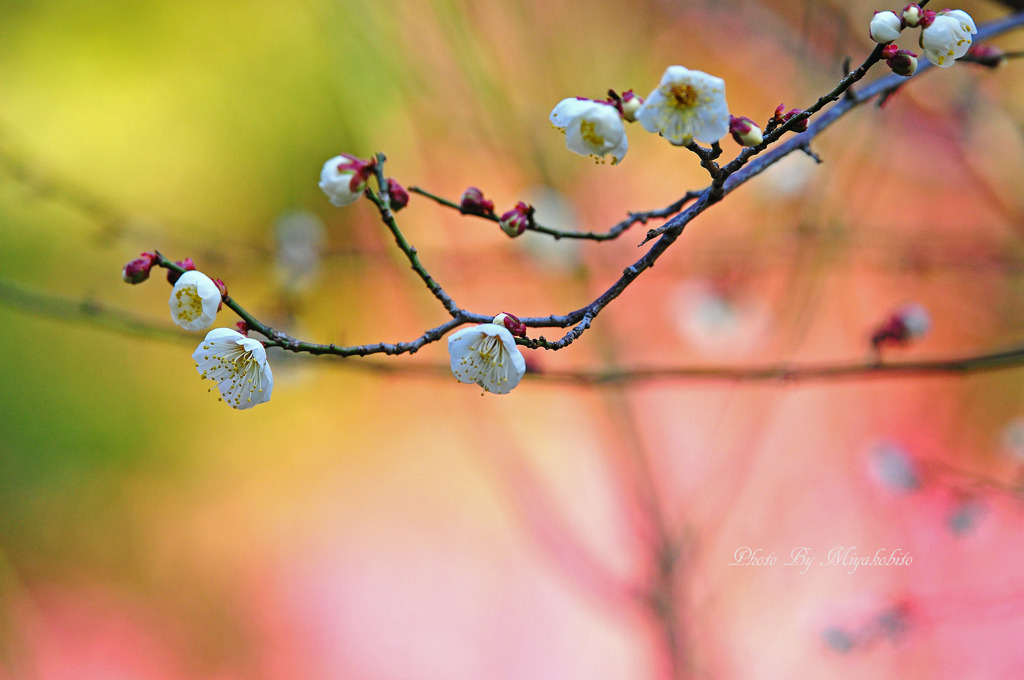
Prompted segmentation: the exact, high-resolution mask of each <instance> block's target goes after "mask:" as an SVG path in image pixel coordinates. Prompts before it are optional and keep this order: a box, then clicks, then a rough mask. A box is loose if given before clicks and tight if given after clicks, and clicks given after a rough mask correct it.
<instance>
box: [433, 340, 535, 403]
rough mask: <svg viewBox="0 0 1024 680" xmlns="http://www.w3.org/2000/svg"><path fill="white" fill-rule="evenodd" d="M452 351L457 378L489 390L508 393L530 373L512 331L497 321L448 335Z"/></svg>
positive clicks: (453, 370)
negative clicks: (527, 372)
mask: <svg viewBox="0 0 1024 680" xmlns="http://www.w3.org/2000/svg"><path fill="white" fill-rule="evenodd" d="M448 354H449V355H451V366H452V373H453V374H454V375H455V377H456V379H458V381H459V382H463V383H470V384H474V383H475V384H477V385H479V386H480V387H482V388H484V391H485V392H494V393H495V394H508V393H509V392H511V391H512V389H513V388H515V386H516V385H518V384H519V381H520V380H522V378H523V375H524V374H525V373H526V360H525V359H524V358H523V353H522V352H520V351H519V348H518V347H516V341H515V339H514V338H513V337H512V334H511V333H510V332H509V331H508V329H507V328H505V327H504V326H499V325H498V324H494V323H483V324H480V325H478V326H471V327H469V328H463V329H462V330H460V331H458V332H456V333H453V334H452V335H451V336H450V337H449V338H448Z"/></svg>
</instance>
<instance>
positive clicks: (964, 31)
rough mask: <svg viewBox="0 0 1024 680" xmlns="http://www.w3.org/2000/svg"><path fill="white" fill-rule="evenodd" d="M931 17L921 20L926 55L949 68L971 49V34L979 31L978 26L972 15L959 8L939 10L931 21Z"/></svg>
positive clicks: (923, 46)
mask: <svg viewBox="0 0 1024 680" xmlns="http://www.w3.org/2000/svg"><path fill="white" fill-rule="evenodd" d="M926 14H927V13H926ZM929 18H930V17H925V19H924V20H922V22H921V25H922V26H924V30H923V31H921V47H922V49H924V56H925V57H926V58H927V59H928V61H930V62H932V63H933V64H935V65H936V66H941V67H942V68H949V67H950V66H952V65H953V62H955V61H956V60H957V59H959V58H960V57H962V56H964V55H965V54H967V50H969V49H971V40H973V38H971V36H972V35H974V34H975V33H977V32H978V27H977V26H975V25H974V19H972V18H971V15H969V14H968V13H967V12H964V11H963V10H959V9H953V10H944V11H942V12H938V13H936V15H935V17H934V18H932V19H931V21H930V22H929V21H928V19H929Z"/></svg>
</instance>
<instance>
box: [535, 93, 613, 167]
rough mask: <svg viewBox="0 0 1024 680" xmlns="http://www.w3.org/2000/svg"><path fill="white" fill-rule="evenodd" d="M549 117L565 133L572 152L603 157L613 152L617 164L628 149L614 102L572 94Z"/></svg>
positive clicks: (599, 158) (557, 105) (566, 141)
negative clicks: (573, 95)
mask: <svg viewBox="0 0 1024 680" xmlns="http://www.w3.org/2000/svg"><path fill="white" fill-rule="evenodd" d="M548 117H549V119H550V120H551V123H552V124H553V125H554V126H555V127H557V128H558V129H560V130H561V131H562V132H564V133H565V145H566V146H567V147H568V148H569V151H572V152H574V153H578V154H580V155H581V156H592V157H594V158H596V159H598V160H601V159H602V158H603V157H604V156H605V155H610V156H611V157H612V165H614V164H616V163H618V162H619V161H621V160H622V158H623V156H625V155H626V151H627V150H628V149H629V140H628V139H626V128H625V126H624V125H623V124H622V117H621V116H620V115H619V111H618V109H616V108H615V106H614V105H612V104H608V103H606V102H598V101H594V100H592V99H579V98H576V97H570V98H568V99H563V100H562V101H560V102H558V104H556V105H555V108H554V109H552V110H551V115H550V116H548Z"/></svg>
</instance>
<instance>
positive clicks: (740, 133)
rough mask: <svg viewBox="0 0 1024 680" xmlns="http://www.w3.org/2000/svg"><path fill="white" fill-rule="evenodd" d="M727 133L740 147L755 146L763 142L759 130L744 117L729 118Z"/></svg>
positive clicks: (762, 136) (752, 122)
mask: <svg viewBox="0 0 1024 680" xmlns="http://www.w3.org/2000/svg"><path fill="white" fill-rule="evenodd" d="M729 133H730V134H731V135H732V138H733V139H734V140H736V143H737V144H739V145H740V146H757V145H758V144H760V143H761V142H763V141H764V135H763V134H761V128H759V127H757V125H755V124H754V121H752V120H750V119H749V118H746V117H736V116H729Z"/></svg>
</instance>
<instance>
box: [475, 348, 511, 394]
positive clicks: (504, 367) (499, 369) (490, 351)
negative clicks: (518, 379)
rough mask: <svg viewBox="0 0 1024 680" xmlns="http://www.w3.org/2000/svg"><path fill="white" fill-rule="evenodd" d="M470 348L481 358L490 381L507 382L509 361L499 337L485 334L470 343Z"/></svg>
mask: <svg viewBox="0 0 1024 680" xmlns="http://www.w3.org/2000/svg"><path fill="white" fill-rule="evenodd" d="M470 349H471V350H473V351H475V352H476V353H477V354H478V355H479V356H480V358H481V359H482V360H483V362H484V372H485V373H486V374H487V377H488V378H489V380H490V382H492V383H499V384H500V383H506V382H508V366H509V362H508V357H506V356H505V345H503V344H502V342H501V338H499V337H498V336H496V335H485V336H484V337H482V338H480V339H479V340H477V341H476V342H474V343H473V344H472V345H470ZM481 384H482V383H481ZM485 389H486V388H485Z"/></svg>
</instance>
